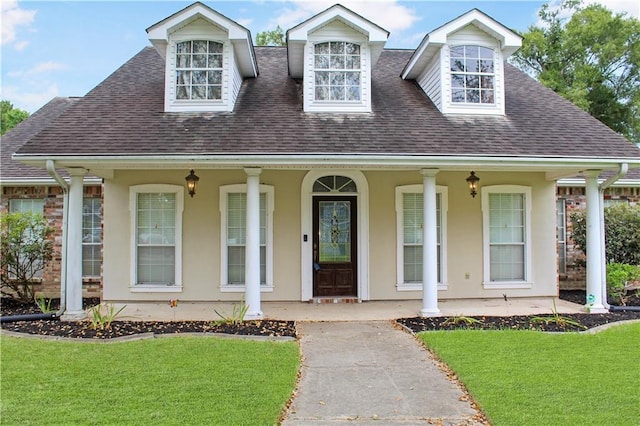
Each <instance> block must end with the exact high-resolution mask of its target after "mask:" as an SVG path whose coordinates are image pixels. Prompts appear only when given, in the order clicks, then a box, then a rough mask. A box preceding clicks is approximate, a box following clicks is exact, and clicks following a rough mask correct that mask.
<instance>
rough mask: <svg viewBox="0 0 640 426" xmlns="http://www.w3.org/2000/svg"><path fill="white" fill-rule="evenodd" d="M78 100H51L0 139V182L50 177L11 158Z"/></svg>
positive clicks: (41, 170) (38, 169) (61, 98)
mask: <svg viewBox="0 0 640 426" xmlns="http://www.w3.org/2000/svg"><path fill="white" fill-rule="evenodd" d="M78 99H79V98H63V97H56V98H53V99H52V100H50V101H49V102H47V104H45V105H44V106H43V107H42V108H40V109H39V110H38V111H36V112H34V113H33V114H31V115H30V116H29V117H28V118H27V119H26V120H24V121H23V122H21V123H20V124H18V125H17V126H16V127H14V128H13V129H11V130H9V131H8V132H7V133H5V134H4V135H2V136H1V137H0V140H1V141H2V142H1V143H2V149H0V181H2V182H5V181H8V180H16V179H18V180H19V179H33V178H49V177H50V176H49V173H47V171H46V170H44V169H41V168H38V167H33V166H27V165H25V164H22V163H19V162H17V161H13V160H12V159H11V156H12V155H13V153H14V152H16V151H17V150H18V149H19V148H20V147H21V146H22V145H24V144H25V142H26V141H28V140H29V139H31V138H32V137H33V136H35V135H36V134H38V133H39V132H40V131H41V130H42V129H44V128H45V127H47V126H48V125H49V124H51V122H52V121H54V120H55V119H57V118H58V117H59V116H60V115H61V114H62V113H63V112H65V111H66V110H67V109H68V108H69V107H70V106H71V105H73V104H74V103H75V102H77V101H78Z"/></svg>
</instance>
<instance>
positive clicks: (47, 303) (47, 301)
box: [35, 294, 53, 314]
mask: <svg viewBox="0 0 640 426" xmlns="http://www.w3.org/2000/svg"><path fill="white" fill-rule="evenodd" d="M51 300H52V299H51V298H47V297H44V295H42V294H39V295H37V296H36V297H35V302H36V305H38V308H39V309H40V310H41V311H42V313H43V314H49V313H51V312H53V310H52V309H51Z"/></svg>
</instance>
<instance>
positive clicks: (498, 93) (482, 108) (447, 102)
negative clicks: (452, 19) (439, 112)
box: [440, 40, 505, 115]
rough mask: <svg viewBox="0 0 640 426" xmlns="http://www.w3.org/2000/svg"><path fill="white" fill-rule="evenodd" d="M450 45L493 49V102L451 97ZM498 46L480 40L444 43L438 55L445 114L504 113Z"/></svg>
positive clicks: (502, 77)
mask: <svg viewBox="0 0 640 426" xmlns="http://www.w3.org/2000/svg"><path fill="white" fill-rule="evenodd" d="M451 46H480V47H486V48H488V49H491V50H493V66H494V68H493V75H494V81H493V84H494V90H495V92H494V103H493V104H481V103H477V104H474V103H459V102H453V100H452V99H451V86H452V78H451V74H452V73H453V72H452V71H451V51H450V47H451ZM502 58H503V56H502V51H501V50H500V46H498V45H495V44H491V43H487V42H482V41H480V40H469V41H468V42H465V41H456V42H455V43H452V44H451V45H446V46H445V47H444V48H443V49H442V51H441V55H440V60H441V63H440V66H441V73H442V74H441V77H442V78H441V82H442V83H441V84H442V92H441V94H442V106H443V112H444V113H445V114H476V115H504V114H505V102H504V64H503V63H502V62H503V59H502Z"/></svg>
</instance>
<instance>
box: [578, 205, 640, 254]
mask: <svg viewBox="0 0 640 426" xmlns="http://www.w3.org/2000/svg"><path fill="white" fill-rule="evenodd" d="M586 215H587V214H586V212H585V211H584V210H576V211H574V212H573V213H572V214H571V222H572V225H573V232H572V234H571V238H572V239H573V241H574V242H575V243H576V246H578V248H579V249H580V250H582V251H583V252H584V253H585V254H586V253H587V235H586V234H587V226H586V225H587V224H586V218H587V216H586ZM604 228H605V230H604V232H605V240H606V254H605V255H606V259H607V263H627V264H630V265H640V206H629V205H627V204H617V205H613V206H611V207H607V208H605V209H604Z"/></svg>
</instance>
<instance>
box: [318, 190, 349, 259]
mask: <svg viewBox="0 0 640 426" xmlns="http://www.w3.org/2000/svg"><path fill="white" fill-rule="evenodd" d="M318 214H319V216H320V217H319V218H318V219H319V224H320V226H319V230H318V232H319V239H320V262H351V202H349V201H320V203H319V209H318Z"/></svg>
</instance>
